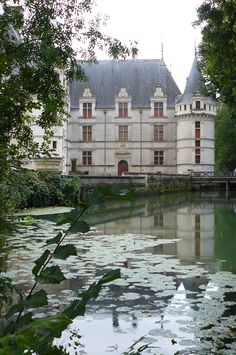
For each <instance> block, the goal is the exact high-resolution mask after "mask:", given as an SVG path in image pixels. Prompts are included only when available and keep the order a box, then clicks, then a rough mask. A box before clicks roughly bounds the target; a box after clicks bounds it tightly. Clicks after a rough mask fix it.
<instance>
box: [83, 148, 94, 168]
mask: <svg viewBox="0 0 236 355" xmlns="http://www.w3.org/2000/svg"><path fill="white" fill-rule="evenodd" d="M82 158H83V159H82V160H83V165H91V164H92V152H91V151H84V152H83V157H82Z"/></svg>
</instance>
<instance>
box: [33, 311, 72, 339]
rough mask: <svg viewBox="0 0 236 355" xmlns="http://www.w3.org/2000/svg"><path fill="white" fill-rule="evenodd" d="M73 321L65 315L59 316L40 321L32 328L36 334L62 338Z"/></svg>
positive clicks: (34, 323) (35, 322)
mask: <svg viewBox="0 0 236 355" xmlns="http://www.w3.org/2000/svg"><path fill="white" fill-rule="evenodd" d="M70 323H71V320H70V319H69V318H68V317H67V316H66V315H65V314H64V315H59V316H52V317H47V318H46V319H39V320H36V321H34V322H33V323H32V325H31V328H32V329H34V330H36V332H38V331H40V332H43V333H44V332H45V331H46V333H47V334H48V335H50V336H51V337H53V338H54V337H56V338H58V337H60V336H61V333H62V332H63V330H65V329H66V328H67V327H68V325H69V324H70Z"/></svg>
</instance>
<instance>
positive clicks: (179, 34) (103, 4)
mask: <svg viewBox="0 0 236 355" xmlns="http://www.w3.org/2000/svg"><path fill="white" fill-rule="evenodd" d="M202 2H203V0H96V3H97V9H98V10H99V11H100V12H101V13H103V14H107V15H109V17H110V19H109V21H108V24H107V26H106V29H105V31H106V33H107V34H110V35H112V36H115V37H118V38H119V39H121V40H122V41H124V42H126V43H127V42H128V41H129V40H137V41H138V48H139V54H138V58H140V59H154V58H155V59H159V58H161V43H162V42H163V51H164V60H165V63H166V65H167V67H168V68H169V70H171V72H172V75H173V77H174V79H175V81H176V83H177V85H178V86H179V88H180V90H181V91H182V92H183V90H184V87H185V82H186V78H187V76H188V74H189V71H190V68H191V65H192V61H193V58H194V48H195V42H196V43H199V41H200V31H199V29H194V28H193V26H192V22H193V21H194V20H196V18H197V17H196V8H197V7H198V6H199V5H200V4H201V3H202ZM104 58H106V57H105V55H104V54H99V56H98V59H104Z"/></svg>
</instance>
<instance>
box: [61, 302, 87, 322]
mask: <svg viewBox="0 0 236 355" xmlns="http://www.w3.org/2000/svg"><path fill="white" fill-rule="evenodd" d="M86 304H87V302H86V301H85V300H83V299H82V300H73V301H72V302H71V303H70V305H69V306H68V307H67V308H66V309H65V310H64V311H63V314H65V315H66V316H67V317H68V318H71V319H74V318H76V317H78V316H83V315H84V313H85V310H86Z"/></svg>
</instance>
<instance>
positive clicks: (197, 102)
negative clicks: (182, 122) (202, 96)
mask: <svg viewBox="0 0 236 355" xmlns="http://www.w3.org/2000/svg"><path fill="white" fill-rule="evenodd" d="M200 109H201V101H196V110H200Z"/></svg>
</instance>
